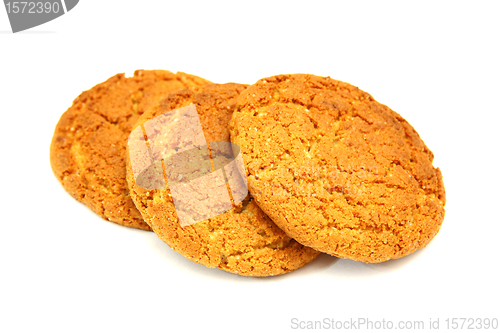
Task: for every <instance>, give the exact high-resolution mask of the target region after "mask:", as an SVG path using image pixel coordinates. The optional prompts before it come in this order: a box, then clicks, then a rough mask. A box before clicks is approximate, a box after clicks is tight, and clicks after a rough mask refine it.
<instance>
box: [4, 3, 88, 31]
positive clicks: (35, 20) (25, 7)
mask: <svg viewBox="0 0 500 333" xmlns="http://www.w3.org/2000/svg"><path fill="white" fill-rule="evenodd" d="M62 1H64V2H62ZM78 1H79V0H32V1H30V0H27V1H13V0H4V5H5V10H6V11H7V16H8V17H9V22H10V26H11V28H12V32H13V33H16V32H19V31H23V30H27V29H30V28H33V27H36V26H38V25H41V24H44V23H46V22H49V21H52V20H53V19H56V18H58V17H59V16H62V15H64V14H65V13H67V12H69V11H70V10H71V9H73V8H74V7H75V6H76V5H77V4H78Z"/></svg>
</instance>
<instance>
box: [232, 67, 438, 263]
mask: <svg viewBox="0 0 500 333" xmlns="http://www.w3.org/2000/svg"><path fill="white" fill-rule="evenodd" d="M237 104H238V105H237V109H236V110H235V112H234V115H233V118H232V121H231V125H230V131H231V141H232V142H233V143H235V144H237V145H239V146H240V148H241V151H242V153H243V159H244V160H245V164H246V165H245V166H246V170H247V176H248V188H249V191H250V193H252V194H253V195H254V197H255V200H256V201H257V204H258V205H259V207H260V208H262V210H263V211H264V212H265V213H267V215H269V217H271V219H272V220H273V221H274V222H275V223H276V224H277V225H278V226H279V227H280V228H281V229H283V230H284V231H285V232H286V233H287V234H288V235H289V236H290V237H293V238H294V239H296V240H297V241H298V242H300V243H301V244H304V245H306V246H310V247H313V248H315V249H316V250H319V251H322V252H326V253H329V254H332V255H335V256H338V257H341V258H349V259H353V260H358V261H364V262H382V261H385V260H389V259H394V258H399V257H402V256H404V255H407V254H409V253H412V252H414V251H415V250H417V249H419V248H421V247H423V246H425V245H426V244H427V243H428V242H429V241H430V240H431V239H432V238H433V237H434V236H435V235H436V234H437V233H438V231H439V228H440V226H441V223H442V221H443V218H444V205H445V190H444V186H443V181H442V176H441V172H440V170H439V169H436V168H434V167H433V166H432V160H433V154H432V152H431V151H430V150H429V149H428V148H427V147H426V146H425V144H424V143H423V142H422V140H421V139H420V137H419V135H418V134H417V132H416V131H415V130H414V129H413V127H412V126H411V125H410V124H408V123H407V122H406V121H405V120H404V119H403V118H402V117H401V116H400V115H399V114H397V113H396V112H394V111H392V110H391V109H389V108H388V107H387V106H385V105H382V104H380V103H378V102H377V101H375V100H374V99H373V97H372V96H370V95H369V94H367V93H365V92H363V91H361V90H359V89H358V88H356V87H354V86H352V85H350V84H347V83H344V82H340V81H336V80H333V79H331V78H329V77H317V76H314V75H306V74H295V75H278V76H274V77H270V78H266V79H261V80H259V81H258V82H257V83H256V84H254V85H252V86H250V87H249V88H248V89H247V90H245V91H244V92H243V93H242V94H241V95H240V96H239V99H238V103H237Z"/></svg>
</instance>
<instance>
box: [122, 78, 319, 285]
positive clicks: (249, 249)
mask: <svg viewBox="0 0 500 333" xmlns="http://www.w3.org/2000/svg"><path fill="white" fill-rule="evenodd" d="M245 88H246V86H244V85H241V84H235V83H228V84H209V85H206V86H204V87H200V88H195V89H186V90H183V91H179V92H176V93H173V94H170V95H169V96H168V97H167V98H166V99H165V100H164V101H163V102H161V103H160V104H159V105H157V106H156V107H154V108H152V109H151V110H148V111H147V112H146V113H144V114H143V115H142V116H141V117H140V118H139V120H138V122H137V124H136V127H139V126H141V125H142V128H146V126H148V123H149V124H150V123H151V120H152V119H153V118H155V119H158V118H160V117H159V116H160V115H164V114H166V113H168V114H169V115H170V114H171V113H170V111H172V110H176V109H179V108H183V107H186V106H189V105H191V104H192V105H194V106H196V109H197V113H198V115H199V119H200V122H201V127H202V128H203V132H204V135H205V139H206V141H207V142H229V130H228V124H229V121H230V119H231V115H232V113H233V110H234V106H235V102H236V99H237V97H238V95H239V94H240V92H241V91H243V90H244V89H245ZM172 117H173V116H172ZM176 120H178V119H177V118H172V119H171V122H174V121H176ZM155 131H156V132H155V133H154V134H151V132H148V131H147V130H146V133H147V139H148V144H149V147H155V146H156V143H157V141H155V140H162V138H164V137H165V136H166V135H167V134H169V131H170V130H169V128H168V126H157V127H156V129H155ZM134 132H135V131H134ZM164 132H165V133H164ZM187 132H188V130H182V133H187ZM163 144H164V145H165V143H163ZM167 146H168V145H167ZM213 146H214V145H211V149H212V150H211V155H212V157H213V154H214V148H213ZM130 148H131V146H130V145H129V149H130ZM132 158H133V157H130V156H127V180H128V184H129V188H130V194H131V196H132V198H133V200H134V202H135V204H136V206H137V208H138V209H139V211H140V212H141V213H142V216H143V217H144V219H145V221H146V222H147V223H148V224H149V225H150V226H151V227H152V229H153V231H154V232H155V233H156V234H157V235H158V236H159V237H160V238H161V239H162V240H163V241H164V242H165V243H167V244H168V245H169V246H170V247H171V248H172V249H174V250H175V251H177V252H179V253H180V254H182V255H184V256H185V257H186V258H188V259H190V260H192V261H194V262H197V263H200V264H203V265H205V266H208V267H211V268H213V267H218V268H220V269H222V270H226V271H229V272H232V273H236V274H240V275H247V276H271V275H279V274H283V273H287V272H290V271H293V270H295V269H297V268H300V267H302V266H304V265H305V264H307V263H308V262H310V261H312V260H313V259H315V258H316V256H317V255H318V254H319V252H317V251H315V250H313V249H311V248H307V247H305V246H303V245H301V244H299V243H297V242H296V241H295V240H293V239H291V238H290V237H288V236H287V235H286V234H285V233H284V232H283V231H282V230H280V229H279V228H278V227H277V226H276V225H275V224H274V223H273V222H272V221H271V220H270V219H269V217H267V216H266V215H265V214H264V213H263V212H262V211H261V210H260V209H259V207H258V206H257V205H256V204H255V201H254V200H253V199H252V198H250V197H247V198H246V199H245V200H244V201H243V202H241V203H239V204H238V205H236V206H234V207H232V208H231V209H229V210H227V211H225V212H224V213H222V214H220V215H217V216H215V217H211V218H209V219H205V220H203V221H200V222H197V223H194V224H191V225H187V226H184V227H182V226H181V225H180V222H179V219H178V215H177V211H176V207H175V205H174V200H173V197H172V192H171V187H172V183H170V181H168V182H167V183H168V184H167V186H166V189H165V190H161V189H153V190H151V189H145V188H142V187H140V186H138V185H137V182H136V178H135V176H134V173H133V168H132V166H131V159H132ZM161 158H163V161H164V165H163V173H165V174H167V173H168V171H167V164H168V162H166V161H167V159H164V158H165V157H163V156H162V157H161ZM228 161H229V160H228ZM214 163H215V162H214ZM186 168H187V169H188V168H190V166H189V165H186ZM215 169H217V168H216V167H215ZM163 173H162V175H163ZM184 175H186V173H185V174H184ZM138 179H139V178H138ZM167 179H169V180H170V179H172V178H168V175H167ZM174 179H175V178H174ZM245 191H246V188H245ZM200 193H201V192H200ZM205 193H206V192H205ZM244 195H246V192H245V194H244ZM235 202H236V201H235ZM233 203H234V202H233ZM195 208H196V207H195Z"/></svg>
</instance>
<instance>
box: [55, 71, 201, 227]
mask: <svg viewBox="0 0 500 333" xmlns="http://www.w3.org/2000/svg"><path fill="white" fill-rule="evenodd" d="M207 83H209V81H207V80H205V79H202V78H200V77H197V76H194V75H189V74H185V73H181V72H179V73H176V74H174V73H172V72H169V71H163V70H150V71H146V70H137V71H135V73H134V76H133V77H129V78H127V77H125V75H124V74H117V75H115V76H113V77H111V78H109V79H108V80H106V81H105V82H103V83H100V84H98V85H96V86H94V87H93V88H91V89H90V90H87V91H84V92H83V93H81V94H80V96H78V97H77V98H76V99H75V100H74V102H73V105H72V106H71V107H70V108H69V109H68V110H67V111H66V112H65V113H64V114H63V115H62V116H61V118H60V120H59V122H58V124H57V126H56V128H55V131H54V136H53V138H52V143H51V146H50V163H51V166H52V170H53V171H54V174H55V175H56V177H57V178H58V179H59V181H60V182H61V183H62V185H63V187H64V188H65V189H66V191H68V192H69V193H70V194H71V195H72V196H73V197H74V198H75V199H77V200H78V201H80V202H83V203H84V204H85V205H87V206H88V207H89V208H91V209H92V210H93V211H94V212H96V213H97V214H99V215H100V216H101V217H103V218H104V219H107V220H109V221H112V222H115V223H117V224H120V225H124V226H128V227H134V228H139V229H144V230H150V228H149V226H148V225H147V224H146V223H145V222H144V220H143V219H142V216H141V214H140V213H139V211H138V210H137V209H136V208H135V206H134V204H133V202H132V199H131V198H130V196H129V193H128V188H127V183H126V179H125V177H126V175H125V153H126V145H127V138H128V136H129V134H130V131H131V130H132V127H133V125H134V124H135V122H136V121H137V119H138V118H139V116H140V115H141V114H142V113H144V111H145V110H146V109H148V108H149V107H151V106H152V105H154V104H155V103H157V102H158V101H160V100H161V99H163V98H164V97H165V96H167V95H168V94H169V93H171V92H174V91H176V90H179V89H185V88H189V87H195V86H200V85H204V84H207Z"/></svg>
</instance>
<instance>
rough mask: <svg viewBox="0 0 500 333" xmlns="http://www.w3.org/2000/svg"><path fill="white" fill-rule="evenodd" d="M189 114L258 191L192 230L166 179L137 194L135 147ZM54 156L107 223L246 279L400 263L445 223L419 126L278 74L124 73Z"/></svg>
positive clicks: (71, 117) (363, 97) (72, 119)
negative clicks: (218, 77)
mask: <svg viewBox="0 0 500 333" xmlns="http://www.w3.org/2000/svg"><path fill="white" fill-rule="evenodd" d="M191 105H194V106H195V107H196V111H197V113H198V117H199V123H200V124H201V127H202V129H203V134H204V137H205V140H206V141H207V142H232V143H233V144H234V145H235V146H238V147H239V149H240V150H241V155H242V157H243V161H244V167H243V168H242V169H241V173H243V175H242V177H244V178H245V179H246V185H247V187H248V192H249V194H248V195H247V196H246V197H245V198H244V199H243V200H242V201H241V202H238V203H236V201H233V206H232V208H230V209H226V210H225V211H224V212H222V213H220V214H218V215H216V216H212V217H210V218H208V219H205V220H202V221H197V222H196V223H192V224H190V225H184V226H183V225H182V224H181V223H180V221H179V215H178V214H179V212H178V211H177V210H176V202H175V197H173V196H172V191H171V190H170V188H169V186H168V181H167V182H166V186H164V187H163V188H145V187H143V186H140V185H142V184H141V183H139V182H138V181H137V177H136V175H134V172H133V165H131V162H130V157H129V150H128V142H129V141H128V138H129V135H130V133H132V131H133V130H134V129H137V128H141V129H144V125H145V124H146V123H147V122H148V121H151V120H152V119H156V118H157V117H159V116H161V115H165V114H168V113H169V112H173V111H175V110H179V109H181V108H185V107H188V106H191ZM174 120H176V119H173V120H172V121H174ZM162 134H163V135H167V134H168V133H162ZM146 139H148V138H147V136H146ZM149 144H151V143H148V145H149ZM212 149H213V147H212ZM212 153H213V151H212ZM50 160H51V165H52V169H53V171H54V173H55V175H56V176H57V178H58V179H59V180H60V182H61V183H62V185H63V187H64V188H65V189H66V190H67V191H68V192H69V193H70V194H71V195H72V196H73V197H74V198H75V199H77V200H79V201H81V202H83V203H84V204H86V205H87V206H88V207H89V208H91V209H92V210H93V211H94V212H96V213H97V214H99V215H100V216H102V217H103V218H104V219H107V220H109V221H112V222H115V223H118V224H121V225H124V226H129V227H134V228H139V229H144V230H152V231H154V232H155V233H156V234H157V235H158V237H160V238H161V239H162V240H163V241H164V242H165V243H167V244H168V246H170V247H171V248H172V249H174V250H175V251H177V252H179V253H181V254H182V255H184V256H185V257H186V258H188V259H190V260H192V261H194V262H197V263H200V264H203V265H205V266H207V267H217V268H220V269H223V270H226V271H228V272H232V273H236V274H240V275H247V276H272V275H279V274H284V273H287V272H291V271H293V270H295V269H298V268H300V267H302V266H304V265H306V264H307V263H309V262H311V261H313V260H314V259H315V258H316V257H317V256H318V254H319V253H320V252H324V253H328V254H330V255H334V256H337V257H340V258H348V259H352V260H357V261H362V262H367V263H377V262H382V261H386V260H390V259H396V258H400V257H402V256H405V255H407V254H410V253H412V252H414V251H416V250H418V249H420V248H422V247H424V246H425V245H426V244H428V243H429V241H430V240H431V239H432V238H433V237H434V236H435V235H436V234H437V233H438V231H439V228H440V226H441V224H442V221H443V219H444V205H445V200H446V199H445V190H444V186H443V181H442V175H441V172H440V170H439V169H438V168H434V167H433V165H432V160H433V154H432V152H431V151H430V150H429V149H428V148H427V147H426V145H425V144H424V143H423V141H422V140H421V139H420V137H419V135H418V134H417V132H416V131H415V130H414V129H413V127H412V126H411V125H410V124H408V123H407V122H406V121H405V120H404V119H403V118H402V117H401V116H400V115H399V114H397V113H396V112H394V111H392V110H391V109H389V108H388V107H387V106H385V105H382V104H380V103H378V102H377V101H375V100H374V99H373V97H372V96H370V95H369V94H367V93H365V92H363V91H361V90H359V89H358V88H356V87H354V86H352V85H350V84H347V83H344V82H340V81H336V80H334V79H331V78H329V77H318V76H314V75H306V74H294V75H278V76H273V77H269V78H265V79H261V80H259V81H258V82H257V83H255V84H253V85H250V86H248V85H243V84H236V83H227V84H214V83H211V82H209V81H207V80H205V79H202V78H200V77H197V76H194V75H189V74H185V73H176V74H174V73H171V72H168V71H160V70H158V71H136V72H135V73H134V76H133V77H129V78H127V77H125V76H124V75H123V74H118V75H116V76H114V77H111V78H110V79H108V80H107V81H105V82H103V83H101V84H98V85H97V86H95V87H93V88H92V89H90V90H88V91H85V92H83V93H82V94H81V95H80V96H79V97H77V98H76V99H75V101H74V102H73V105H72V106H71V107H70V108H69V109H68V110H67V111H66V112H65V113H64V114H63V115H62V117H61V119H60V121H59V123H58V124H57V126H56V129H55V133H54V137H53V140H52V143H51V150H50ZM162 163H163V162H162ZM164 167H165V165H164V164H163V168H164ZM160 169H161V167H160ZM212 169H213V165H212ZM163 172H165V170H163ZM171 186H173V185H172V184H171Z"/></svg>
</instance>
